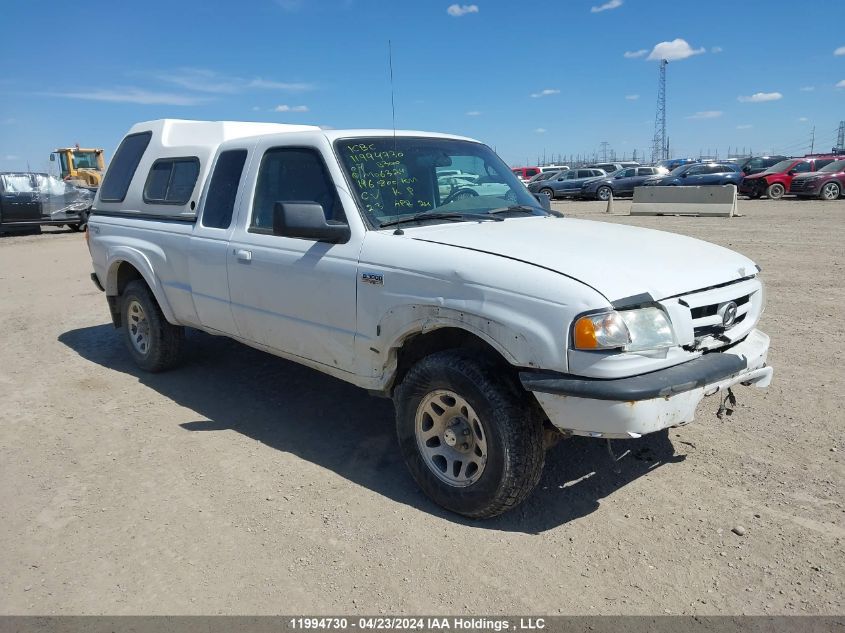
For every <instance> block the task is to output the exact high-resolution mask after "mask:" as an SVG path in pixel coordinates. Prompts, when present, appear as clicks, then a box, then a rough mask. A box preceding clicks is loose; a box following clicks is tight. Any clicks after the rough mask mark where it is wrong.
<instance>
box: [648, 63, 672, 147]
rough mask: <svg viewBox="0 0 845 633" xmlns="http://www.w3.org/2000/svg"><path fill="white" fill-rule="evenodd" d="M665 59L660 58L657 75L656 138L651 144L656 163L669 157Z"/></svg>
mask: <svg viewBox="0 0 845 633" xmlns="http://www.w3.org/2000/svg"><path fill="white" fill-rule="evenodd" d="M668 64H669V62H668V61H666V60H665V59H661V60H660V69H659V70H658V75H657V111H656V112H655V114H654V139H653V140H652V145H651V160H652V162H654V163H656V162H658V161H661V160H666V159H667V158H669V143H668V139H667V138H666V66H667V65H668Z"/></svg>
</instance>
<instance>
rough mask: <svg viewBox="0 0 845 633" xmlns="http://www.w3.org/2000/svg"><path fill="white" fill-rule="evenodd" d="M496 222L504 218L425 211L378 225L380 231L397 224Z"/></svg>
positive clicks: (480, 214) (481, 214)
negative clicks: (426, 221)
mask: <svg viewBox="0 0 845 633" xmlns="http://www.w3.org/2000/svg"><path fill="white" fill-rule="evenodd" d="M467 219H470V220H495V221H496V222H502V221H503V220H504V219H503V218H491V217H490V216H489V215H487V214H486V213H458V212H456V211H423V212H422V213H416V214H414V215H411V216H408V217H407V218H399V219H397V220H390V221H388V222H382V223H381V224H379V225H378V227H379V228H380V229H383V228H385V227H388V226H395V225H397V224H406V223H409V222H420V221H423V220H467Z"/></svg>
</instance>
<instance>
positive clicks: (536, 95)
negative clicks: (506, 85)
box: [531, 88, 560, 99]
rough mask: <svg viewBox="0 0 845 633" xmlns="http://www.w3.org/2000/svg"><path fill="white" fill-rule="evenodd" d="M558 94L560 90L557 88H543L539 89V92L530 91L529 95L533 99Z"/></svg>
mask: <svg viewBox="0 0 845 633" xmlns="http://www.w3.org/2000/svg"><path fill="white" fill-rule="evenodd" d="M559 94H560V90H558V89H557V88H545V89H544V90H541V91H540V92H533V93H531V97H532V98H533V99H539V98H540V97H548V96H549V95H559Z"/></svg>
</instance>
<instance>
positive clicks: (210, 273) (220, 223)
mask: <svg viewBox="0 0 845 633" xmlns="http://www.w3.org/2000/svg"><path fill="white" fill-rule="evenodd" d="M247 153H248V152H247V150H246V149H240V148H235V149H227V150H224V151H222V152H220V155H219V156H218V157H217V160H216V161H215V163H214V166H213V168H212V172H211V178H210V179H209V184H208V187H207V188H206V190H205V193H204V194H203V198H202V199H201V200H200V216H199V218H198V221H197V223H196V225H195V226H194V233H193V235H192V236H191V247H190V254H189V257H188V270H189V275H190V282H191V296H192V297H193V300H194V308H195V309H196V311H197V318H198V320H199V322H200V324H201V325H203V326H204V327H207V328H211V329H213V330H217V331H218V332H223V333H225V334H229V335H230V336H237V328H236V327H235V320H234V317H233V315H232V308H231V305H230V303H229V275H228V271H227V270H226V260H227V256H228V252H229V240H230V239H231V237H232V231H233V230H234V224H235V223H234V222H233V221H232V219H233V214H234V210H235V205H236V203H237V199H238V192H239V191H240V190H241V181H242V179H243V172H244V165H245V163H246V158H247Z"/></svg>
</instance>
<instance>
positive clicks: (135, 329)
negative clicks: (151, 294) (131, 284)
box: [127, 301, 150, 355]
mask: <svg viewBox="0 0 845 633" xmlns="http://www.w3.org/2000/svg"><path fill="white" fill-rule="evenodd" d="M127 316H128V321H129V323H128V328H129V340H130V341H131V342H132V347H134V348H135V350H136V351H137V352H138V353H140V354H144V355H146V354H147V352H149V350H150V322H149V320H148V319H147V313H146V312H144V308H143V306H141V304H140V303H139V302H138V301H132V302H131V303H130V304H129V308H128V310H127Z"/></svg>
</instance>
